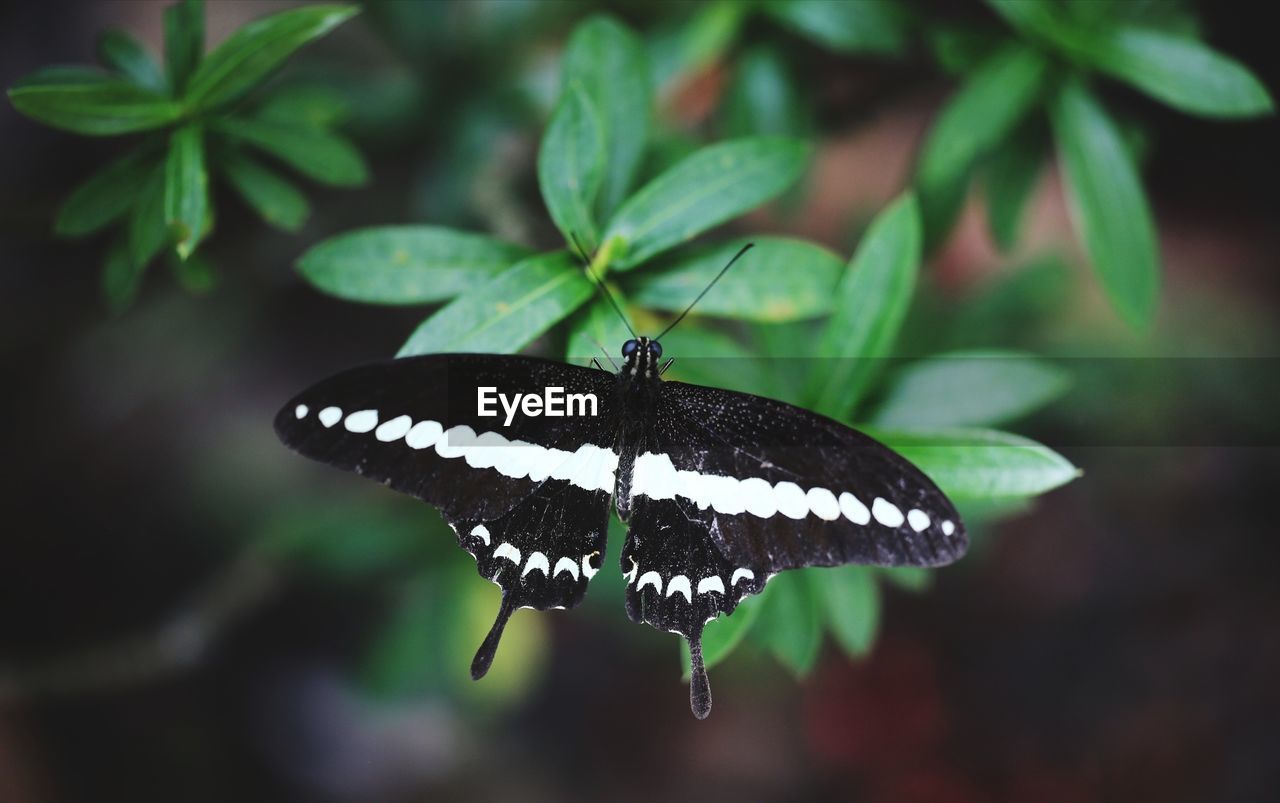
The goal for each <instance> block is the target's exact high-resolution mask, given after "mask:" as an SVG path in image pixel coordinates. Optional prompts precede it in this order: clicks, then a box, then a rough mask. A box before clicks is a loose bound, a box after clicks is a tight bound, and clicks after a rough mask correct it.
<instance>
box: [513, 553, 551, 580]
mask: <svg viewBox="0 0 1280 803" xmlns="http://www.w3.org/2000/svg"><path fill="white" fill-rule="evenodd" d="M534 569H537V570H538V571H540V572H542V573H543V574H544V575H548V576H549V575H550V573H551V564H550V563H548V562H547V556H546V555H544V554H542V553H541V552H534V553H533V554H532V555H530V556H529V562H528V563H526V564H525V565H524V571H523V572H520V576H521V577H524V576H525V575H526V574H528V573H529V572H531V571H533V570H534Z"/></svg>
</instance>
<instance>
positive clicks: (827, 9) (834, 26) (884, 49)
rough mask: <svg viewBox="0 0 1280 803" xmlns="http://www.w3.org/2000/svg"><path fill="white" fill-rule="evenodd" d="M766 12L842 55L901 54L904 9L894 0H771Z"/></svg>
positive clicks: (903, 44)
mask: <svg viewBox="0 0 1280 803" xmlns="http://www.w3.org/2000/svg"><path fill="white" fill-rule="evenodd" d="M764 7H765V9H766V10H767V11H768V12H769V13H770V14H772V15H773V16H774V17H776V18H777V19H778V21H780V22H782V23H783V24H785V25H786V26H788V27H789V28H792V29H793V30H795V31H796V32H797V33H799V34H801V35H803V36H806V37H808V38H809V39H812V40H814V41H816V42H818V43H820V44H823V45H826V46H827V47H829V48H831V49H832V50H838V51H840V52H843V53H879V54H889V55H894V54H898V53H901V52H902V50H903V49H904V48H905V47H906V44H907V25H906V23H907V20H906V14H905V13H904V10H903V6H902V5H901V4H899V3H897V2H894V1H893V0H858V1H857V2H847V0H769V1H768V2H767V3H766V4H765V6H764Z"/></svg>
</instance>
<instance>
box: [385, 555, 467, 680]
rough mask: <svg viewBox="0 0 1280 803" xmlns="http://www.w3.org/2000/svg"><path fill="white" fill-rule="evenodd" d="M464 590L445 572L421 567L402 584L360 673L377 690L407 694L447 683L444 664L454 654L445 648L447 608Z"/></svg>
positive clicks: (448, 608)
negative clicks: (421, 569)
mask: <svg viewBox="0 0 1280 803" xmlns="http://www.w3.org/2000/svg"><path fill="white" fill-rule="evenodd" d="M458 591H459V589H458V588H457V584H456V582H453V578H450V577H446V576H444V573H443V572H421V573H419V574H418V575H417V576H415V577H414V578H413V579H411V580H410V581H409V582H407V583H405V584H403V585H401V586H400V587H398V588H397V593H396V594H395V596H394V597H393V598H392V600H391V604H390V606H389V607H390V610H389V611H388V612H387V614H386V616H385V617H384V619H383V621H382V624H381V625H380V626H379V628H378V632H377V633H376V635H374V637H373V641H372V643H371V644H370V646H369V649H368V651H367V652H366V653H365V655H364V661H363V666H362V667H361V672H360V679H361V682H362V685H363V686H364V687H365V688H366V689H368V690H369V691H371V692H373V694H374V695H375V696H378V697H386V698H388V699H403V698H405V697H406V696H411V695H414V694H420V693H422V692H423V691H425V690H427V689H432V688H439V687H440V686H442V685H444V679H445V677H446V674H447V670H446V668H445V664H446V662H447V661H449V660H450V659H452V658H454V657H455V656H453V655H452V654H450V653H449V652H448V651H447V650H444V649H442V647H443V645H444V642H445V641H446V639H445V635H444V631H446V630H448V629H449V628H450V627H451V623H450V622H448V621H447V618H448V614H447V613H446V612H447V611H449V610H450V609H452V608H454V607H455V606H454V605H453V604H451V603H453V602H454V600H453V599H452V598H451V597H452V595H454V594H456V593H457V592H458Z"/></svg>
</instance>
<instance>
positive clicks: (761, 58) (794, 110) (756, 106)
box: [723, 46, 812, 137]
mask: <svg viewBox="0 0 1280 803" xmlns="http://www.w3.org/2000/svg"><path fill="white" fill-rule="evenodd" d="M797 86H798V84H797V83H796V81H795V80H794V79H793V77H792V76H791V74H790V72H789V71H788V69H787V64H786V61H785V59H784V58H783V57H782V55H781V54H780V53H779V52H778V51H777V50H775V49H774V48H771V47H763V46H758V47H753V48H751V49H750V50H748V51H746V52H745V53H743V54H742V57H741V58H739V59H738V63H737V70H736V73H735V75H734V80H733V83H732V84H731V85H730V87H729V91H728V93H727V96H726V98H725V101H724V104H723V113H724V129H725V131H726V132H727V133H728V135H730V136H735V137H744V136H761V135H763V136H795V135H799V134H803V133H805V132H807V131H808V130H809V129H810V128H811V127H812V126H811V121H810V119H809V112H808V109H807V107H806V105H805V104H804V103H803V102H802V100H801V98H800V96H799V93H798V92H797V91H796V87H797Z"/></svg>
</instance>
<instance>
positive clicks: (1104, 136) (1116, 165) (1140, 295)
mask: <svg viewBox="0 0 1280 803" xmlns="http://www.w3.org/2000/svg"><path fill="white" fill-rule="evenodd" d="M1052 118H1053V131H1054V136H1055V138H1056V140H1057V145H1058V152H1059V157H1060V158H1061V160H1062V168H1063V172H1064V174H1065V179H1066V185H1067V191H1068V192H1067V197H1068V201H1069V204H1068V208H1069V209H1070V211H1071V216H1072V221H1073V223H1074V224H1075V227H1076V230H1077V231H1078V232H1079V234H1080V237H1081V239H1082V240H1084V244H1085V248H1086V250H1087V251H1088V252H1089V258H1090V260H1091V261H1092V262H1093V266H1094V269H1095V270H1096V271H1097V272H1098V276H1099V278H1100V279H1101V280H1102V285H1103V287H1104V288H1105V289H1106V291H1107V295H1108V296H1109V297H1110V298H1111V302H1112V304H1114V305H1115V307H1116V309H1117V311H1119V313H1120V315H1121V317H1123V318H1124V319H1125V320H1126V321H1127V322H1128V323H1129V325H1130V326H1134V327H1145V326H1147V325H1148V324H1149V323H1150V322H1151V318H1152V316H1153V314H1154V313H1155V307H1156V301H1157V297H1158V295H1159V282H1160V267H1159V255H1158V254H1157V250H1156V249H1157V244H1156V228H1155V221H1154V220H1153V219H1152V215H1151V209H1150V207H1149V206H1148V205H1147V198H1146V195H1145V194H1144V193H1143V190H1142V182H1141V180H1140V179H1139V177H1138V170H1137V167H1136V166H1135V165H1134V163H1133V160H1132V158H1131V157H1130V155H1129V151H1128V150H1127V149H1126V148H1125V144H1124V139H1123V137H1122V136H1121V134H1120V130H1119V129H1118V128H1117V127H1116V124H1115V122H1114V121H1112V119H1111V118H1110V116H1108V115H1107V113H1106V110H1105V109H1103V108H1102V106H1101V105H1100V104H1099V103H1098V101H1097V100H1095V99H1094V97H1093V96H1092V95H1091V94H1090V93H1089V91H1088V90H1087V89H1086V88H1085V87H1083V86H1082V85H1080V84H1079V83H1075V82H1072V83H1069V84H1067V85H1065V86H1064V87H1063V88H1062V91H1061V93H1060V94H1059V95H1058V97H1057V100H1056V102H1055V103H1054V107H1053V114H1052Z"/></svg>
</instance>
